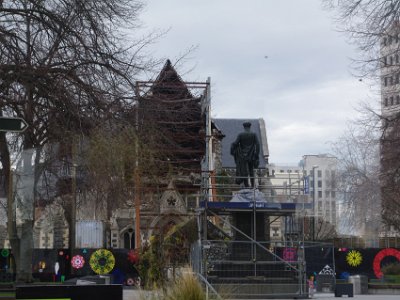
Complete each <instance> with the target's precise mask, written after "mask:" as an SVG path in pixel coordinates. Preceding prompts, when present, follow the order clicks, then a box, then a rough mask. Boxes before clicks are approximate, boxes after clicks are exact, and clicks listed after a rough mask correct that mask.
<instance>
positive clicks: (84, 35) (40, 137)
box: [0, 0, 151, 281]
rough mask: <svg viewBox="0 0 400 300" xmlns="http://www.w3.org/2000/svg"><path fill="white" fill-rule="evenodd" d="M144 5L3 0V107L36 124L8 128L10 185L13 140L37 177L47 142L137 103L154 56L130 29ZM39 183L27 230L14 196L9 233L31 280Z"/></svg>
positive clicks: (2, 149) (29, 203)
mask: <svg viewBox="0 0 400 300" xmlns="http://www.w3.org/2000/svg"><path fill="white" fill-rule="evenodd" d="M141 7H142V4H141V3H140V2H138V1H128V0H107V1H106V0H56V1H42V0H16V1H3V2H2V5H1V7H0V20H1V22H0V41H1V44H0V87H1V88H0V114H1V115H4V116H18V117H22V118H24V119H25V120H26V121H27V123H28V124H29V128H28V129H27V130H26V131H25V132H24V133H23V134H21V135H11V134H5V133H4V132H2V133H0V142H1V143H0V154H1V164H2V167H3V169H4V174H5V175H6V181H7V183H6V186H7V187H8V186H9V184H8V183H9V182H10V176H9V174H11V172H10V170H11V157H12V155H13V154H12V151H10V148H9V147H10V145H11V144H12V143H13V142H14V144H13V145H16V146H18V147H20V150H21V153H22V155H21V161H22V163H21V169H20V171H21V172H22V175H23V176H22V177H25V178H27V177H29V176H31V177H33V178H34V179H33V182H36V181H37V178H39V177H40V174H39V168H35V166H34V164H33V163H32V162H33V161H34V158H35V157H36V158H37V159H38V160H39V158H40V157H41V154H42V151H43V150H44V149H45V146H46V145H48V144H49V143H55V142H60V141H61V142H62V143H63V144H65V145H67V144H71V143H72V140H73V137H74V136H75V135H76V134H80V135H83V134H87V133H88V132H89V130H90V129H91V128H93V127H95V126H96V124H98V123H101V122H103V120H105V119H109V118H118V114H119V112H120V111H121V110H123V109H127V108H129V107H130V106H132V105H133V100H132V99H133V88H134V84H133V81H134V78H135V76H136V75H137V74H138V72H141V71H142V70H144V69H146V68H148V67H149V66H150V64H151V62H146V61H145V60H144V58H143V57H141V56H140V52H139V50H140V49H141V48H142V47H143V45H144V44H145V42H146V41H144V40H142V41H136V42H134V43H130V42H129V41H127V40H126V38H125V36H124V34H123V31H122V29H124V30H125V32H127V31H126V30H134V29H135V26H136V23H135V22H136V21H137V16H138V13H139V12H140V9H141ZM121 24H122V25H124V27H125V28H121ZM34 186H35V185H34V184H33V185H32V189H31V190H24V191H23V193H22V194H21V195H22V199H21V200H22V202H23V203H24V204H25V207H27V208H28V210H27V211H26V214H25V216H24V217H23V220H22V229H23V230H22V233H21V235H20V236H17V234H16V231H15V230H16V226H15V219H14V218H13V215H14V214H13V211H12V208H13V206H14V204H13V198H12V197H9V201H8V210H9V214H8V217H9V222H8V225H9V237H10V241H11V245H12V248H13V253H14V256H15V257H16V261H17V266H18V276H17V279H18V280H20V281H30V280H31V262H30V257H31V253H32V252H31V251H32V246H33V245H32V244H33V243H32V221H33V218H34V216H33V205H34V202H35V197H36V193H35V191H34V188H33V187H34ZM9 195H11V193H9ZM11 218H12V220H13V222H11ZM20 242H22V243H24V244H23V245H21V247H20Z"/></svg>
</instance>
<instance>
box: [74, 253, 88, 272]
mask: <svg viewBox="0 0 400 300" xmlns="http://www.w3.org/2000/svg"><path fill="white" fill-rule="evenodd" d="M71 265H72V267H73V268H74V269H82V268H83V266H84V265H85V259H84V258H83V256H81V255H75V256H73V257H72V259H71Z"/></svg>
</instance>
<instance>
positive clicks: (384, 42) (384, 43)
mask: <svg viewBox="0 0 400 300" xmlns="http://www.w3.org/2000/svg"><path fill="white" fill-rule="evenodd" d="M386 44H387V38H384V39H383V45H384V46H386Z"/></svg>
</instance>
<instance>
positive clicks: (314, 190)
mask: <svg viewBox="0 0 400 300" xmlns="http://www.w3.org/2000/svg"><path fill="white" fill-rule="evenodd" d="M317 168H318V166H317V165H314V166H313V167H312V176H313V205H312V207H313V208H312V209H313V212H312V224H311V226H312V227H311V228H312V240H313V241H315V198H316V197H315V193H316V188H315V187H316V184H315V183H316V182H315V169H317Z"/></svg>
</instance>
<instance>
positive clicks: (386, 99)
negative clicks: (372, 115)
mask: <svg viewBox="0 0 400 300" xmlns="http://www.w3.org/2000/svg"><path fill="white" fill-rule="evenodd" d="M385 106H388V98H385Z"/></svg>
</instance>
